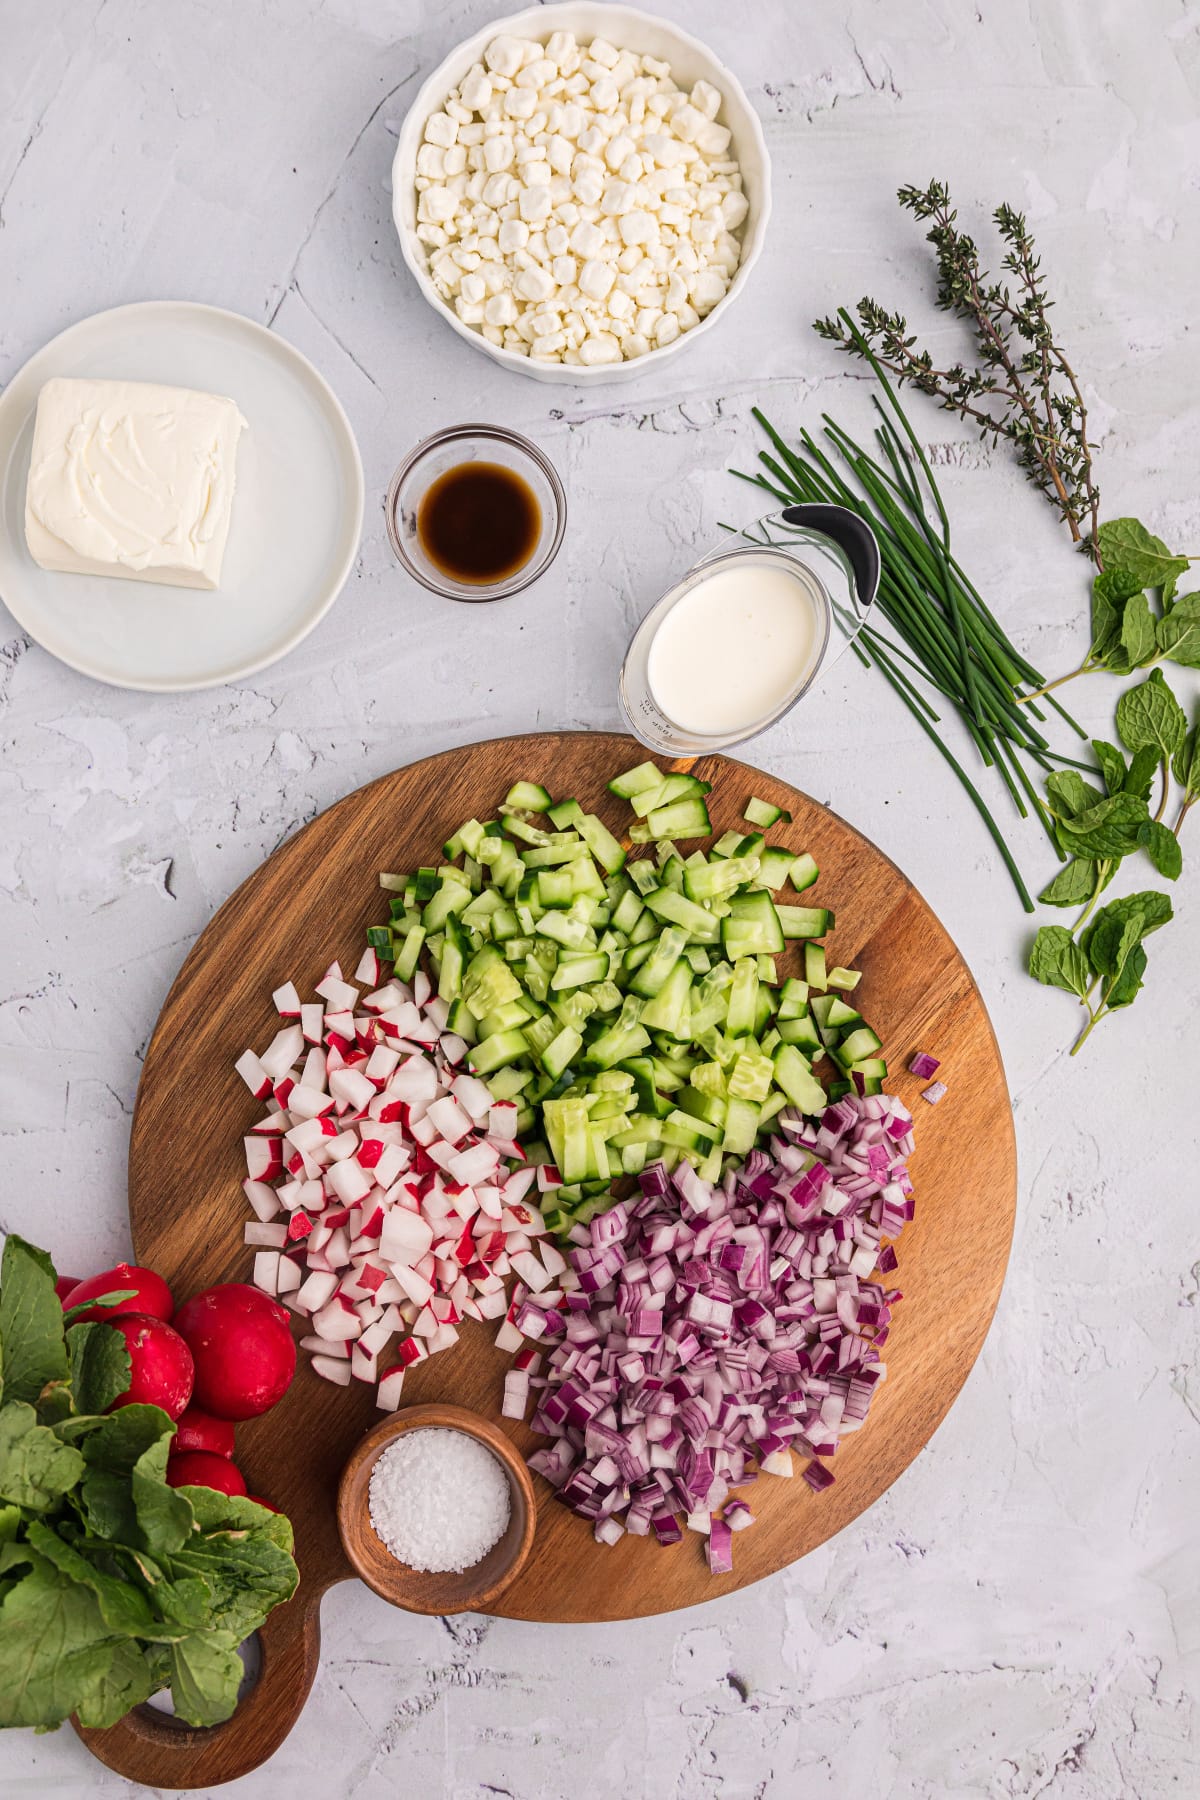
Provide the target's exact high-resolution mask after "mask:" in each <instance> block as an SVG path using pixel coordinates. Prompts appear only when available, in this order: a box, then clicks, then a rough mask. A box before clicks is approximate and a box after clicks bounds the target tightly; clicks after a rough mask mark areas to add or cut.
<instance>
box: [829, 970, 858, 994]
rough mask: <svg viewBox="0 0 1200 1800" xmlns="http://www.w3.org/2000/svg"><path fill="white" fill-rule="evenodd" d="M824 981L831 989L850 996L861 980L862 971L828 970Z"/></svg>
mask: <svg viewBox="0 0 1200 1800" xmlns="http://www.w3.org/2000/svg"><path fill="white" fill-rule="evenodd" d="M825 979H826V981H827V982H828V984H829V986H830V987H831V988H837V989H839V990H840V991H841V992H842V993H843V994H852V993H853V992H854V990H855V988H856V987H857V986H858V984H859V982H860V981H861V980H862V970H861V969H830V971H829V973H828V975H827V976H826V977H825Z"/></svg>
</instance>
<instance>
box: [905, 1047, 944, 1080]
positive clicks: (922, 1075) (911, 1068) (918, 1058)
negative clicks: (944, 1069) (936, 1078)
mask: <svg viewBox="0 0 1200 1800" xmlns="http://www.w3.org/2000/svg"><path fill="white" fill-rule="evenodd" d="M941 1066H942V1065H941V1063H940V1062H939V1061H938V1059H937V1057H936V1056H930V1055H929V1054H928V1052H927V1051H925V1050H918V1051H917V1052H916V1054H915V1055H914V1056H913V1058H912V1061H911V1062H910V1063H909V1065H908V1072H909V1074H910V1075H915V1076H916V1078H917V1080H918V1081H928V1080H929V1077H930V1076H931V1075H936V1074H937V1072H938V1070H939V1069H940V1068H941Z"/></svg>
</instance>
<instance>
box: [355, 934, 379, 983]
mask: <svg viewBox="0 0 1200 1800" xmlns="http://www.w3.org/2000/svg"><path fill="white" fill-rule="evenodd" d="M379 976H380V966H379V958H378V956H376V954H375V952H374V950H372V949H371V946H370V945H369V944H368V946H367V948H366V949H365V950H364V951H363V953H362V955H361V956H360V957H359V959H358V967H357V969H355V971H354V979H355V981H361V982H364V983H365V984H366V986H367V987H373V986H374V984H375V983H376V982H377V981H378V980H379Z"/></svg>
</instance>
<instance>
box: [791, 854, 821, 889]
mask: <svg viewBox="0 0 1200 1800" xmlns="http://www.w3.org/2000/svg"><path fill="white" fill-rule="evenodd" d="M820 873H821V871H820V869H818V867H817V865H816V863H815V862H814V861H813V859H812V857H811V856H809V855H808V853H807V851H806V852H805V854H804V855H803V856H798V857H797V858H796V860H795V862H794V863H793V864H792V886H793V887H794V888H795V890H796V892H797V893H798V894H802V893H803V892H804V890H805V888H810V887H811V886H812V884H813V882H814V881H815V880H816V879H817V876H818V875H819V874H820Z"/></svg>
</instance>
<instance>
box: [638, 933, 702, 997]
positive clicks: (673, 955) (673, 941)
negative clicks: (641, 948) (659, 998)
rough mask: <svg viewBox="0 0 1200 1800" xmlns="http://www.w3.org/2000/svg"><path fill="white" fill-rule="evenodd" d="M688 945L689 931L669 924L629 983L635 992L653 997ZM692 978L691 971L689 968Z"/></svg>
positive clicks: (689, 975)
mask: <svg viewBox="0 0 1200 1800" xmlns="http://www.w3.org/2000/svg"><path fill="white" fill-rule="evenodd" d="M686 946H687V933H686V932H684V931H681V930H680V929H679V927H678V926H676V925H668V926H667V928H666V930H665V931H664V932H663V933H662V935H661V936H660V937H659V940H658V942H657V944H655V946H654V948H653V950H652V951H651V953H650V955H649V956H648V957H647V958H646V961H645V962H644V963H643V965H642V967H641V968H640V969H638V971H637V973H636V974H635V976H634V977H633V980H632V981H631V982H630V983H629V986H630V988H631V989H632V990H633V992H634V993H635V994H641V995H642V996H643V997H644V998H645V999H647V1000H649V999H653V997H654V995H655V994H657V993H658V992H659V990H660V988H661V987H662V986H663V984H664V983H665V982H666V980H667V978H668V976H669V975H670V973H671V971H672V970H673V969H674V967H675V965H676V963H677V962H678V961H679V959H680V957H681V956H682V955H683V952H684V949H685V948H686ZM688 979H689V981H690V980H691V971H690V970H688Z"/></svg>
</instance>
